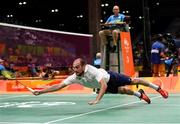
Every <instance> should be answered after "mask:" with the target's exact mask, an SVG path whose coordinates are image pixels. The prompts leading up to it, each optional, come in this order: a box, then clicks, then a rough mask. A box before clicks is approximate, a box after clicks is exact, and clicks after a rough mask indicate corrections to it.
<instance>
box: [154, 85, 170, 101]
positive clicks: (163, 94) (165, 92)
mask: <svg viewBox="0 0 180 124" xmlns="http://www.w3.org/2000/svg"><path fill="white" fill-rule="evenodd" d="M157 92H159V93H160V94H161V95H162V96H163V97H164V98H165V99H167V98H168V96H169V93H168V92H167V91H165V90H163V89H161V87H159V88H158V90H157Z"/></svg>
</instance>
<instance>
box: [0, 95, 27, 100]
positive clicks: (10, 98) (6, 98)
mask: <svg viewBox="0 0 180 124" xmlns="http://www.w3.org/2000/svg"><path fill="white" fill-rule="evenodd" d="M25 96H30V95H21V96H19V95H17V96H11V97H3V98H0V99H11V98H18V97H25Z"/></svg>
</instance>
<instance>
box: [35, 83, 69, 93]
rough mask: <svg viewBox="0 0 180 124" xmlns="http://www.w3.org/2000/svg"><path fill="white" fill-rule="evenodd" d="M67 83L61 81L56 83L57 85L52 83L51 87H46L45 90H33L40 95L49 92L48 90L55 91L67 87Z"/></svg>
mask: <svg viewBox="0 0 180 124" xmlns="http://www.w3.org/2000/svg"><path fill="white" fill-rule="evenodd" d="M66 86H67V85H66V84H64V83H60V84H55V85H52V86H51V87H48V88H46V89H43V90H35V91H34V92H33V94H34V95H40V94H44V93H48V92H55V91H58V90H60V89H62V88H64V87H66Z"/></svg>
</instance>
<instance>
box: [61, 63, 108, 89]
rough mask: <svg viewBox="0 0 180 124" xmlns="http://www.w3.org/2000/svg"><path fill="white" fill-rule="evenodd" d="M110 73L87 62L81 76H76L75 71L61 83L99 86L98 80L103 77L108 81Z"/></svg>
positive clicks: (90, 86)
mask: <svg viewBox="0 0 180 124" xmlns="http://www.w3.org/2000/svg"><path fill="white" fill-rule="evenodd" d="M109 78H110V75H109V74H108V73H107V72H106V71H105V70H104V69H102V68H100V69H97V68H96V67H94V66H92V65H89V64H87V65H86V66H85V71H84V74H83V75H82V76H77V75H76V74H75V73H74V74H72V75H70V76H69V77H68V78H66V79H65V80H64V81H63V83H64V84H66V85H69V84H73V83H78V84H81V85H83V86H85V87H89V88H100V84H99V81H100V80H101V79H103V80H104V81H105V82H106V83H107V82H108V81H109Z"/></svg>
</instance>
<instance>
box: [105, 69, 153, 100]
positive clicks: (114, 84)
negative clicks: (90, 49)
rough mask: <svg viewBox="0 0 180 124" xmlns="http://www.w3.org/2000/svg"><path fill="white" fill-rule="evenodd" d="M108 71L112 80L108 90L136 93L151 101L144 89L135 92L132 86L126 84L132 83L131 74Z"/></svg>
mask: <svg viewBox="0 0 180 124" xmlns="http://www.w3.org/2000/svg"><path fill="white" fill-rule="evenodd" d="M108 73H109V74H110V80H109V82H108V83H107V85H108V87H107V92H110V93H120V94H127V95H134V96H136V97H138V98H140V99H143V100H145V101H146V102H147V103H150V102H151V101H150V99H149V98H148V96H147V95H146V94H145V93H144V91H143V90H139V91H136V92H134V91H133V90H131V89H130V88H128V87H126V85H130V84H131V78H130V77H129V76H126V75H124V74H119V73H116V72H112V71H108Z"/></svg>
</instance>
